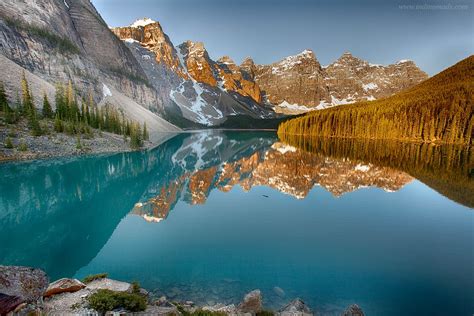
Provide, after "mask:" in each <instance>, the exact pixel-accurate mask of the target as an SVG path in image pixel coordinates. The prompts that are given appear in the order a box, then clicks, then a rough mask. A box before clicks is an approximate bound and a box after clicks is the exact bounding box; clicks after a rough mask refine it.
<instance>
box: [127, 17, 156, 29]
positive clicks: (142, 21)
mask: <svg viewBox="0 0 474 316" xmlns="http://www.w3.org/2000/svg"><path fill="white" fill-rule="evenodd" d="M154 23H157V22H156V21H154V20H152V19H150V18H143V19H138V20H136V21H135V22H133V23H132V24H131V25H130V27H145V26H147V25H149V24H154Z"/></svg>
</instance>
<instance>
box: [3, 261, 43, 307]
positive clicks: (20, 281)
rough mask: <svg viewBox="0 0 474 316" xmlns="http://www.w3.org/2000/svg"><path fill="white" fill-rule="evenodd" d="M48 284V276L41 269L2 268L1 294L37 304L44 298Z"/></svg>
mask: <svg viewBox="0 0 474 316" xmlns="http://www.w3.org/2000/svg"><path fill="white" fill-rule="evenodd" d="M48 284H49V280H48V276H47V275H46V273H45V272H44V271H42V270H40V269H33V268H28V267H18V266H0V293H3V294H6V295H9V296H16V297H18V298H20V299H21V300H22V301H24V302H36V301H38V300H39V299H41V298H42V297H43V293H44V291H45V290H46V288H47V287H48Z"/></svg>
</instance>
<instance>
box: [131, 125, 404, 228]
mask: <svg viewBox="0 0 474 316" xmlns="http://www.w3.org/2000/svg"><path fill="white" fill-rule="evenodd" d="M264 144H265V142H263V143H262V140H256V143H254V142H253V140H252V141H242V142H240V141H236V140H234V139H232V140H229V139H225V136H224V134H219V133H215V132H212V133H211V132H208V133H198V134H193V135H191V136H189V137H188V138H186V139H185V140H184V141H183V143H182V145H181V146H180V148H179V149H178V150H176V151H175V153H174V154H173V156H172V159H171V161H172V163H173V165H174V167H173V168H172V169H176V168H177V170H182V171H183V172H184V173H183V174H182V175H181V176H179V177H178V178H175V179H174V180H172V181H171V182H169V184H165V185H164V186H163V187H162V188H161V189H160V194H158V195H155V196H154V197H153V198H151V199H149V200H148V201H147V202H146V203H144V204H143V205H141V206H140V207H139V208H137V207H136V208H135V209H134V213H135V214H139V215H141V216H143V217H144V218H145V219H146V220H149V221H159V220H161V219H163V218H166V216H167V215H168V213H169V212H170V210H171V209H172V208H173V207H174V205H175V204H176V202H177V201H178V199H182V200H183V201H185V202H187V203H189V204H191V205H196V204H204V203H205V202H206V200H207V198H208V196H209V194H210V192H211V191H212V190H213V189H216V188H217V189H219V190H220V191H222V192H228V191H230V190H232V188H233V187H234V186H235V185H239V186H240V187H241V188H242V189H243V190H244V191H250V190H251V189H252V188H253V187H254V186H267V187H271V188H273V189H276V190H278V191H280V192H282V193H285V194H288V195H291V196H293V197H295V198H297V199H302V198H305V197H306V196H307V195H308V193H309V192H310V191H311V189H312V188H313V187H314V186H315V185H319V186H321V187H323V188H324V189H326V190H327V191H329V192H331V193H332V194H333V195H334V196H336V197H338V196H341V195H343V194H344V193H347V192H352V191H355V190H358V189H361V188H366V187H378V188H381V189H383V190H385V191H386V192H394V191H397V190H399V189H400V188H401V187H403V186H404V185H405V184H406V183H408V182H409V181H411V179H412V178H411V177H410V176H408V175H407V174H405V173H403V172H399V171H397V170H394V169H391V168H387V167H378V166H375V165H373V164H365V163H362V162H360V161H355V160H349V159H343V158H331V157H327V156H324V155H317V154H312V153H308V152H304V151H301V150H299V149H297V148H296V147H293V146H291V145H288V144H285V143H282V142H275V143H273V144H272V145H271V146H269V144H268V145H267V146H265V145H264ZM262 146H264V147H263V148H262ZM259 148H260V150H259ZM145 216H146V217H145Z"/></svg>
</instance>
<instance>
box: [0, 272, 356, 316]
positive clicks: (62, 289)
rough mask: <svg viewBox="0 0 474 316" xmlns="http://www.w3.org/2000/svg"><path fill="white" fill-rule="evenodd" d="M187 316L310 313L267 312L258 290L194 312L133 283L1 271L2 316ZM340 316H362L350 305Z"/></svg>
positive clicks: (307, 311) (294, 311) (293, 304)
mask: <svg viewBox="0 0 474 316" xmlns="http://www.w3.org/2000/svg"><path fill="white" fill-rule="evenodd" d="M104 314H105V315H186V316H191V315H194V316H224V315H231V316H234V315H246V316H257V315H259V316H270V315H278V316H310V315H321V314H319V313H316V312H313V311H312V310H311V308H310V307H309V306H307V305H306V304H305V303H304V302H303V301H302V300H301V299H299V298H295V299H293V300H292V301H290V302H289V303H288V304H286V305H284V306H282V307H281V308H280V309H279V310H277V311H271V310H266V309H264V307H263V304H262V294H261V292H260V290H258V289H257V290H253V291H251V292H249V293H247V294H246V295H245V296H244V298H243V299H242V301H241V302H240V303H239V304H237V305H236V304H230V305H225V304H222V303H216V304H214V305H207V306H198V305H196V304H194V303H193V302H192V301H170V300H169V299H167V298H166V296H162V297H159V298H156V297H153V296H152V295H150V293H149V292H148V291H147V290H145V289H143V288H140V287H139V285H138V284H137V283H127V282H122V281H117V280H112V279H109V278H108V277H107V275H106V274H100V275H94V276H89V277H87V278H85V279H84V280H83V281H82V282H81V281H79V280H77V279H68V278H63V279H59V280H56V281H54V282H52V283H49V278H48V276H47V275H46V273H45V272H44V271H42V270H40V269H35V268H29V267H19V266H0V315H9V316H10V315H91V316H92V315H104ZM341 315H342V316H363V315H364V312H363V311H362V309H361V308H360V307H359V306H357V305H356V304H353V305H351V306H349V307H348V308H347V309H346V310H345V311H344V312H343V313H342V314H341Z"/></svg>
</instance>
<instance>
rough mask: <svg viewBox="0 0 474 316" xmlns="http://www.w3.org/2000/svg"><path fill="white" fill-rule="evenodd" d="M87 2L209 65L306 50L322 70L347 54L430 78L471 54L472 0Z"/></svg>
mask: <svg viewBox="0 0 474 316" xmlns="http://www.w3.org/2000/svg"><path fill="white" fill-rule="evenodd" d="M92 2H93V3H94V5H95V6H96V8H97V9H98V11H99V12H100V13H101V15H102V16H103V18H104V19H105V21H106V22H107V23H108V24H109V25H111V26H124V25H129V24H131V23H132V22H133V21H134V20H136V19H137V18H142V17H149V18H152V19H154V20H156V21H159V22H160V23H161V24H162V26H163V28H164V30H165V32H166V33H167V34H168V35H169V36H170V38H171V40H172V41H173V43H174V44H175V45H178V44H180V43H181V42H183V41H185V40H188V39H190V40H193V41H202V42H204V44H205V47H206V49H207V50H208V52H209V55H210V56H211V57H212V58H218V57H220V56H223V55H229V56H230V57H232V58H233V59H234V60H235V61H236V62H237V63H240V62H241V61H242V60H243V59H244V58H245V57H246V56H251V57H252V58H253V59H254V60H255V62H256V63H261V64H266V63H271V62H274V61H277V60H279V59H281V58H283V57H285V56H288V55H293V54H296V53H298V52H300V51H302V50H304V49H307V48H309V49H312V50H313V51H314V52H315V54H316V57H317V59H318V60H319V61H320V62H321V64H323V65H326V64H328V63H330V62H332V61H334V60H335V59H337V58H339V56H340V55H342V54H343V53H344V52H345V51H350V52H351V53H352V54H353V55H355V56H357V57H360V58H363V59H366V60H368V61H369V62H371V63H379V64H390V63H394V62H396V61H398V60H400V59H412V60H414V61H415V62H416V63H417V64H418V65H419V66H420V67H421V68H422V69H423V70H425V71H426V72H428V73H429V74H430V75H433V74H436V73H438V72H439V71H441V70H443V69H444V68H446V67H448V66H450V65H452V64H454V63H456V62H457V61H459V60H461V59H463V58H465V57H467V56H469V55H472V54H473V53H474V1H473V0H466V1H460V0H455V1H450V2H447V1H444V2H443V1H435V0H429V1H421V0H420V1H419V2H418V1H417V0H411V1H407V0H400V1H395V0H388V1H383V2H382V1H373V0H365V1H357V2H355V1H342V0H332V1H330V0H320V1H316V0H313V1H310V0H291V1H290V0H287V1H281V0H253V1H251V0H241V1H236V0H92ZM426 4H429V5H430V6H426ZM403 5H408V6H405V7H401V6H403ZM416 5H424V6H422V7H420V6H418V7H416ZM456 5H460V7H455V6H456Z"/></svg>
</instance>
